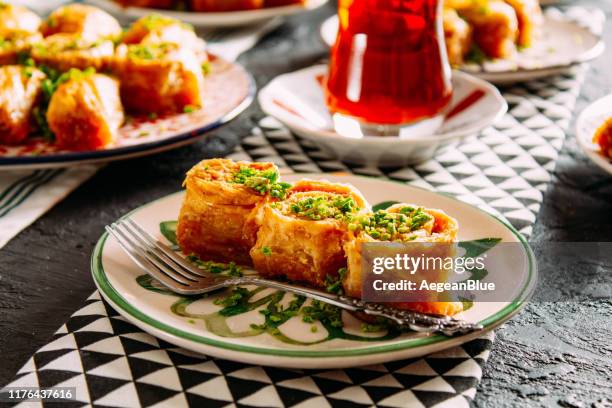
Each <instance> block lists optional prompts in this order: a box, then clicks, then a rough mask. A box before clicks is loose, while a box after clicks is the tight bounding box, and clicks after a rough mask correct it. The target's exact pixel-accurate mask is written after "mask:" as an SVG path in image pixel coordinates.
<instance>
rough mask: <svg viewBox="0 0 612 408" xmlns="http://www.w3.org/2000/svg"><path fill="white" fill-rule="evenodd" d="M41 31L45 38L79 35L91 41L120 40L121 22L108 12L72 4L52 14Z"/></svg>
mask: <svg viewBox="0 0 612 408" xmlns="http://www.w3.org/2000/svg"><path fill="white" fill-rule="evenodd" d="M40 31H41V32H42V34H43V35H44V36H45V37H48V36H50V35H54V34H59V33H63V34H78V35H79V36H81V37H83V38H86V39H88V40H91V41H97V40H101V39H115V38H118V37H119V36H120V35H121V33H122V29H121V26H120V25H119V22H118V21H117V20H115V18H114V17H113V16H111V15H110V14H108V13H107V12H106V11H103V10H100V9H99V8H97V7H93V6H88V5H85V4H78V3H77V4H70V5H67V6H63V7H60V8H58V9H56V10H55V11H54V12H52V13H51V14H50V15H49V17H48V18H47V19H46V20H45V21H44V22H43V24H42V26H41V28H40Z"/></svg>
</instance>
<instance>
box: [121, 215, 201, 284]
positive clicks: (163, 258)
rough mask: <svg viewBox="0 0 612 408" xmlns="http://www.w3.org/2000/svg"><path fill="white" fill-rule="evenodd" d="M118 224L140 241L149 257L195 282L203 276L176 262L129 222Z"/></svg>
mask: <svg viewBox="0 0 612 408" xmlns="http://www.w3.org/2000/svg"><path fill="white" fill-rule="evenodd" d="M117 224H118V225H120V226H121V228H123V229H124V230H125V231H127V232H128V233H129V234H130V235H131V236H132V237H134V239H136V240H137V241H138V243H139V244H140V246H141V247H142V248H143V250H144V251H145V253H146V254H147V255H148V256H149V257H153V258H155V259H157V260H158V261H159V262H162V263H163V264H164V265H165V266H167V267H168V268H170V269H172V271H174V272H176V273H179V274H180V275H182V276H184V277H185V278H187V279H189V280H190V281H194V282H195V281H197V280H198V279H200V277H201V275H200V274H197V275H196V274H194V273H192V272H191V271H189V270H185V269H184V268H182V267H181V266H180V265H177V263H176V262H174V261H173V260H172V259H171V258H169V257H168V256H167V255H166V254H164V253H163V252H162V251H160V250H159V249H158V248H157V246H156V245H155V244H154V243H153V244H151V243H149V242H147V240H146V239H143V237H142V236H141V235H140V234H138V233H137V232H136V231H134V228H132V227H131V226H130V225H129V224H128V223H126V222H123V221H120V222H118V223H117Z"/></svg>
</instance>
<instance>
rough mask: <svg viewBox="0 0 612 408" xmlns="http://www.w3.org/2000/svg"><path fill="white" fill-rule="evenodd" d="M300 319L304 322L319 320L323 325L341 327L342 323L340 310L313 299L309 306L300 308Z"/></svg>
mask: <svg viewBox="0 0 612 408" xmlns="http://www.w3.org/2000/svg"><path fill="white" fill-rule="evenodd" d="M302 321H303V322H304V323H314V322H315V321H320V322H322V323H323V324H324V325H325V324H328V325H330V326H332V327H342V326H343V325H344V323H343V322H342V310H340V308H338V307H336V306H333V305H330V304H327V303H323V302H321V301H319V300H313V301H312V303H311V304H310V306H305V307H304V308H302Z"/></svg>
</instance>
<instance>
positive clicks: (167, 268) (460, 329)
mask: <svg viewBox="0 0 612 408" xmlns="http://www.w3.org/2000/svg"><path fill="white" fill-rule="evenodd" d="M106 230H107V231H108V233H109V234H111V235H112V236H113V237H114V238H115V239H116V240H117V242H118V243H119V245H120V246H121V248H122V249H123V250H124V251H125V252H126V253H127V254H128V255H129V257H130V258H131V259H132V260H133V261H134V262H135V263H136V264H137V265H138V266H139V267H140V268H141V269H142V270H144V271H145V272H146V273H148V274H149V275H151V276H152V277H154V278H155V279H157V280H158V281H159V282H160V283H161V284H162V285H164V286H165V287H167V288H168V289H170V290H171V291H173V292H175V293H178V294H180V295H188V296H189V295H199V294H203V293H208V292H212V291H215V290H218V289H222V288H226V287H229V286H238V285H255V286H261V287H266V288H272V289H278V290H282V291H285V292H289V293H293V294H296V295H302V296H306V297H308V298H311V299H316V300H319V301H322V302H325V303H328V304H331V305H334V306H337V307H340V308H342V309H345V310H348V311H351V312H361V313H365V314H366V315H370V316H380V317H385V318H387V319H390V320H392V321H393V322H395V323H396V324H397V325H399V326H403V327H408V328H410V329H411V330H414V331H417V332H421V333H441V334H444V335H446V336H453V335H456V334H465V333H469V332H472V331H475V330H480V329H482V325H480V324H476V323H470V322H466V321H465V320H460V319H455V318H451V317H448V316H431V315H426V314H422V313H417V312H412V311H408V310H401V309H396V308H392V307H389V306H385V305H383V304H379V303H368V302H364V301H362V300H360V299H356V298H351V297H348V296H338V295H334V294H331V293H327V292H323V291H320V290H316V289H312V288H308V287H304V286H299V285H293V284H287V283H283V282H278V281H274V280H269V279H263V278H261V277H258V276H242V277H232V276H220V275H215V274H212V273H208V272H206V271H204V270H202V269H200V268H198V267H197V266H195V265H193V264H192V263H190V262H189V261H187V260H186V259H185V258H183V257H182V256H180V255H179V254H177V253H176V252H175V251H174V250H173V249H172V248H171V247H170V246H168V245H167V244H165V243H164V242H161V241H159V240H158V239H156V238H155V237H153V236H152V235H151V234H149V233H148V232H146V231H145V230H144V229H143V228H142V227H141V226H139V225H138V224H137V223H136V222H135V221H133V220H132V219H130V218H129V217H126V218H123V219H121V220H119V221H118V222H116V223H113V224H111V225H110V226H106Z"/></svg>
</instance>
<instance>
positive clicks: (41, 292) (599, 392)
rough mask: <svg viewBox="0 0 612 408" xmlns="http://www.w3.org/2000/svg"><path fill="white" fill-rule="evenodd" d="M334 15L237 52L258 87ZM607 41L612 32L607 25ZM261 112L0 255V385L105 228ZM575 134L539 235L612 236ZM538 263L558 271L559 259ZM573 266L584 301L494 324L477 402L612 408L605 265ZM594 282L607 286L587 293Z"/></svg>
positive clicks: (175, 184) (73, 208) (72, 292)
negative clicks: (581, 282)
mask: <svg viewBox="0 0 612 408" xmlns="http://www.w3.org/2000/svg"><path fill="white" fill-rule="evenodd" d="M584 3H586V4H588V3H590V4H597V5H599V6H600V7H603V8H604V9H605V11H606V13H607V15H608V18H609V19H611V18H612V3H610V2H605V1H592V2H584ZM332 10H333V8H332V6H329V7H326V8H324V9H322V10H320V11H317V12H315V13H312V14H310V15H308V16H303V17H298V18H292V19H290V20H289V21H288V22H287V24H285V25H283V26H282V27H281V28H280V29H279V30H277V31H276V32H274V33H272V34H271V35H269V36H268V37H267V38H265V39H264V40H263V41H262V42H261V44H260V45H259V46H258V47H257V49H256V50H254V51H250V52H248V53H247V54H245V55H244V56H243V57H241V60H240V61H241V62H242V63H244V64H245V65H246V66H247V67H248V68H249V70H250V71H251V72H252V73H253V74H254V76H255V77H256V79H257V83H258V85H259V86H260V87H261V86H262V85H263V84H265V83H266V82H268V81H269V80H270V79H271V78H273V77H274V76H276V75H278V74H279V73H282V72H288V71H291V70H294V69H298V68H301V67H305V66H308V65H310V64H312V63H314V62H316V61H318V60H320V59H321V58H323V57H324V56H325V53H326V50H325V48H324V47H323V45H322V44H321V43H320V41H319V39H318V24H319V23H320V22H321V21H322V20H323V18H324V17H325V16H327V15H329V14H331V13H332V12H333V11H332ZM606 38H607V39H612V24H611V23H608V24H607V27H606ZM610 43H612V42H610ZM610 66H612V49H609V50H607V51H606V54H605V56H604V57H603V58H601V59H600V60H598V61H597V62H596V63H594V64H593V67H592V68H591V70H590V71H589V73H588V76H587V80H586V84H585V85H584V87H583V89H582V93H581V97H580V101H579V104H578V106H577V108H576V112H579V111H580V110H581V109H582V108H584V107H585V106H586V104H587V103H588V102H589V101H593V100H595V99H596V98H598V97H600V96H603V95H605V94H606V93H608V92H609V90H610V89H612V71H610ZM260 114H261V113H260V112H259V110H258V108H257V107H256V106H253V107H251V108H250V109H249V110H248V111H247V112H246V113H245V114H243V115H242V116H241V117H240V118H239V119H237V120H236V121H234V122H233V123H232V124H231V125H230V126H228V127H226V128H224V129H221V130H218V131H216V132H214V133H212V134H210V135H208V136H207V137H206V139H205V140H203V141H200V142H198V143H196V144H195V145H193V146H188V147H184V148H181V149H178V150H175V151H171V152H167V153H163V154H159V155H156V156H152V157H148V158H142V159H137V160H131V161H127V162H120V163H113V164H110V165H108V166H107V167H106V168H104V169H103V170H101V171H100V172H99V173H98V174H97V175H96V176H94V177H93V178H92V179H91V180H90V181H89V182H87V183H85V184H84V185H82V186H81V187H80V188H78V189H77V190H76V191H75V192H74V193H72V194H71V195H70V196H69V197H68V198H67V199H66V200H64V201H63V202H62V203H60V204H59V205H57V206H56V207H55V208H53V209H52V210H50V211H49V213H47V214H46V215H44V216H43V217H42V218H41V219H39V220H38V221H37V222H35V223H34V224H33V225H32V226H31V227H30V228H28V229H26V230H25V231H24V232H22V233H21V234H20V235H18V236H17V237H16V238H15V239H13V240H12V241H11V242H9V243H8V245H6V247H4V248H3V249H2V250H0V351H1V356H2V364H0V384H5V383H7V382H8V381H9V380H10V379H11V378H12V376H13V375H14V373H15V372H16V370H17V369H18V368H19V367H20V366H21V365H22V364H23V363H24V362H25V361H26V360H27V359H28V358H29V356H30V355H31V354H32V353H33V352H34V351H35V350H36V349H37V348H39V347H40V346H42V345H43V344H45V342H46V341H47V339H48V338H49V337H50V336H51V334H52V333H53V332H54V331H55V330H57V328H58V327H59V326H61V324H62V323H63V322H65V321H66V320H67V319H68V317H69V316H70V315H71V314H72V313H73V312H74V311H75V310H77V309H78V308H79V307H80V306H81V305H82V303H83V301H84V299H85V298H86V297H87V296H89V294H91V292H92V291H93V290H94V284H93V282H92V279H91V277H90V269H89V259H90V254H91V251H92V249H93V247H94V245H95V242H96V241H97V239H98V237H99V236H100V234H101V233H102V231H103V227H104V225H106V224H108V223H110V222H112V221H114V220H115V219H116V218H117V217H119V216H120V215H122V214H124V213H126V212H127V211H129V210H131V209H133V208H134V207H137V206H139V205H141V204H144V203H146V202H148V201H151V200H153V199H155V198H158V197H161V196H164V195H166V194H168V193H171V192H174V191H176V190H178V188H179V186H180V183H181V181H182V179H183V175H184V173H185V171H186V170H187V169H188V168H189V167H191V166H192V165H193V164H194V163H195V162H197V161H198V160H200V159H202V158H204V157H214V156H220V155H223V154H225V153H227V152H229V151H230V150H231V149H232V148H233V147H234V146H235V145H236V143H238V141H239V138H240V137H242V136H246V135H247V134H248V131H249V129H250V127H251V123H252V120H254V118H256V117H258V116H259V115H260ZM568 133H569V134H568V138H567V141H566V143H565V146H564V149H563V152H562V155H561V157H560V158H559V162H558V165H557V169H556V170H555V173H554V179H553V182H552V184H551V185H550V188H549V190H548V192H547V193H546V195H545V200H544V204H543V206H542V209H541V212H540V215H539V217H538V221H537V224H536V227H535V233H534V236H533V240H534V242H544V241H551V242H554V241H592V242H595V241H612V204H611V203H612V178H610V176H609V175H607V174H605V173H603V172H602V171H601V170H599V169H598V168H597V167H595V166H594V165H593V164H591V163H590V162H589V161H588V160H587V159H586V158H585V157H584V156H583V155H582V154H581V153H580V150H579V149H578V147H577V145H576V142H575V141H574V138H573V129H570V131H569V132H568ZM540 261H541V262H543V263H544V265H543V266H551V265H552V266H554V259H552V260H551V259H545V260H540ZM544 269H546V268H544ZM568 273H571V274H573V275H574V276H571V277H570V278H575V277H576V276H575V275H576V274H578V275H580V277H582V276H584V279H585V285H584V288H582V292H581V293H579V295H580V296H582V298H583V299H585V300H584V301H581V302H579V303H578V302H575V303H544V304H543V303H533V304H531V305H529V306H528V307H527V308H526V310H524V311H523V312H522V313H521V314H520V315H518V316H517V317H516V318H514V319H513V320H512V321H510V322H509V323H508V324H506V325H505V326H504V327H502V328H501V329H499V330H498V331H497V341H496V342H495V346H494V349H493V351H492V355H491V357H490V360H489V363H488V364H487V366H486V368H485V372H484V378H483V381H482V383H481V384H480V386H479V388H478V393H477V396H476V400H475V403H474V404H475V405H476V406H482V407H500V406H538V405H542V406H570V407H573V406H575V407H581V406H584V407H591V406H593V407H596V406H602V407H603V406H610V405H609V404H610V401H611V399H612V389H611V385H610V384H611V383H612V379H611V377H610V376H611V373H612V362H611V357H610V356H611V355H612V346H611V344H610V334H611V333H610V332H611V322H610V316H611V315H612V303H611V302H610V296H609V295H610V265H599V264H597V262H596V260H591V262H588V263H587V262H585V263H584V267H583V268H576V270H573V271H569V272H568ZM593 285H600V288H602V287H603V288H604V290H603V291H601V290H599V291H592V290H591V291H589V289H588V288H593ZM602 285H603V286H602ZM602 294H603V295H602ZM598 296H599V298H598ZM602 296H605V297H602ZM606 398H608V399H609V400H607V401H608V402H607V403H606V402H605V399H606ZM598 401H600V403H599V404H601V405H599V404H598ZM606 404H607V405H606Z"/></svg>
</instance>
